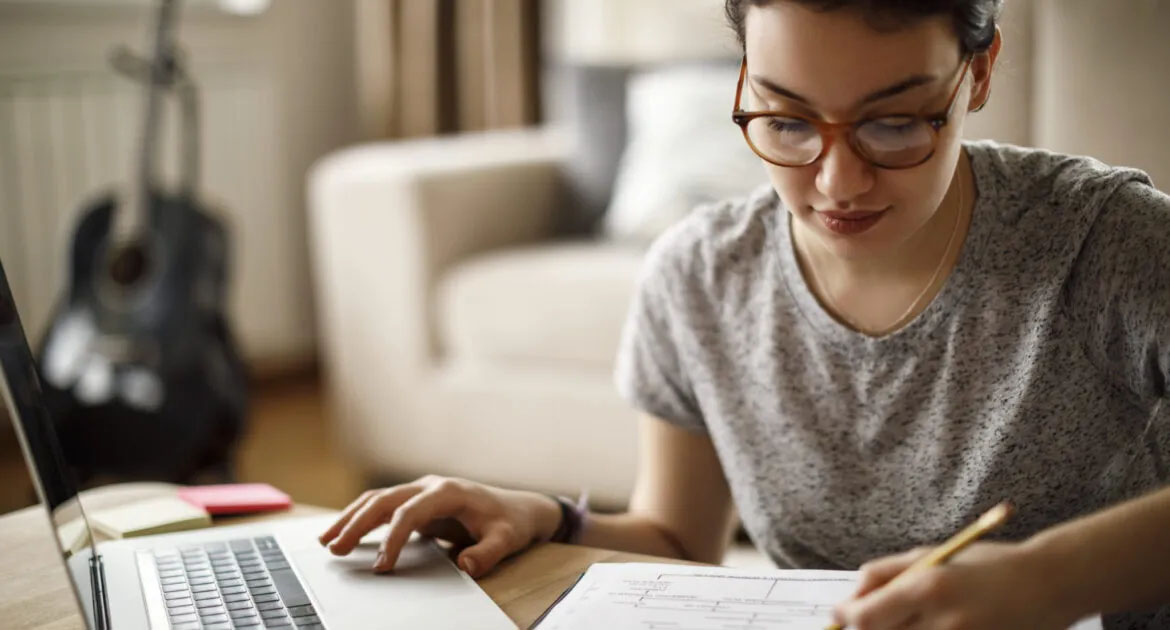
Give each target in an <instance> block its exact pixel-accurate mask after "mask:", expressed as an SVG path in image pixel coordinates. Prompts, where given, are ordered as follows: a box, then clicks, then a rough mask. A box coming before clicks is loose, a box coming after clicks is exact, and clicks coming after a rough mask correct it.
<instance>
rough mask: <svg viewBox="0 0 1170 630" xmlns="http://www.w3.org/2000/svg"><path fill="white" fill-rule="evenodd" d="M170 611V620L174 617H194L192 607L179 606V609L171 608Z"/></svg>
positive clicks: (193, 608)
mask: <svg viewBox="0 0 1170 630" xmlns="http://www.w3.org/2000/svg"><path fill="white" fill-rule="evenodd" d="M170 610H171V618H172V619H173V618H175V617H185V616H187V615H191V616H192V617H194V616H196V615H195V607H194V606H181V607H179V608H172V609H170Z"/></svg>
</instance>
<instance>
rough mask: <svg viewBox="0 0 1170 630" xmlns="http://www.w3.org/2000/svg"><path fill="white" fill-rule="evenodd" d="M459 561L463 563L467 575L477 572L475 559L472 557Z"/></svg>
mask: <svg viewBox="0 0 1170 630" xmlns="http://www.w3.org/2000/svg"><path fill="white" fill-rule="evenodd" d="M459 563H460V564H461V565H463V572H464V573H466V574H467V575H471V574H473V573H475V560H472V559H471V558H464V559H463V560H461V561H460V562H459Z"/></svg>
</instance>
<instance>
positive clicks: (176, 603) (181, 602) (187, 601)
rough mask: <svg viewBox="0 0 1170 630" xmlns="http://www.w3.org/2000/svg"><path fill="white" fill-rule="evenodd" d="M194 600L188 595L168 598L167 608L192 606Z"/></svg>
mask: <svg viewBox="0 0 1170 630" xmlns="http://www.w3.org/2000/svg"><path fill="white" fill-rule="evenodd" d="M194 605H195V602H194V600H192V599H191V598H190V597H185V598H183V599H168V600H167V608H181V607H183V606H194Z"/></svg>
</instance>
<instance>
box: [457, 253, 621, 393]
mask: <svg viewBox="0 0 1170 630" xmlns="http://www.w3.org/2000/svg"><path fill="white" fill-rule="evenodd" d="M641 263H642V251H641V250H640V249H639V248H631V247H629V246H623V245H621V244H616V243H610V244H598V243H593V242H562V243H552V244H547V245H541V246H534V247H527V248H519V249H510V250H502V251H497V252H493V253H491V254H487V255H484V256H479V257H475V258H471V259H468V260H467V261H465V262H464V263H462V264H460V265H459V266H457V267H455V268H453V269H452V270H451V271H449V272H448V273H447V274H446V275H445V276H444V277H443V278H442V280H441V282H440V284H439V286H438V293H437V296H436V297H437V302H436V310H437V313H436V316H437V319H438V326H439V340H440V343H441V346H442V349H443V351H444V352H445V354H446V355H447V356H448V358H450V359H451V360H456V361H477V362H529V363H531V362H546V363H558V364H565V365H582V366H591V367H596V368H598V369H604V370H610V369H611V368H612V365H613V360H614V357H615V355H616V353H617V348H618V342H619V338H620V336H621V329H622V325H623V324H624V322H625V317H626V310H627V309H628V308H629V303H630V300H631V298H632V296H633V290H634V283H635V281H636V280H637V274H638V270H639V268H640V266H641Z"/></svg>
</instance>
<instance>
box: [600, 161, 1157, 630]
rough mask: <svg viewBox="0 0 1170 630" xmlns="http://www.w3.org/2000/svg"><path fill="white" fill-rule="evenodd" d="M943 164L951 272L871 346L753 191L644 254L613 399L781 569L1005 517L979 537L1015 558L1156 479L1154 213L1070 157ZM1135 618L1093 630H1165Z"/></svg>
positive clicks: (1147, 198)
mask: <svg viewBox="0 0 1170 630" xmlns="http://www.w3.org/2000/svg"><path fill="white" fill-rule="evenodd" d="M964 146H965V148H966V150H967V153H968V155H969V156H970V161H971V165H972V168H973V170H974V173H975V182H976V186H977V188H978V196H977V199H976V202H975V209H974V214H973V217H972V222H971V227H970V231H969V234H968V236H967V239H966V241H965V243H964V245H963V250H962V252H961V254H960V258H959V260H958V262H957V264H956V266H955V269H954V271H953V273H952V275H951V277H950V278H949V279H948V280H947V282H946V284H945V286H944V287H943V289H942V290H941V292H940V293H939V294H938V296H937V297H936V298H935V299H934V301H933V302H932V303H931V304H930V305H929V306H928V307H927V308H926V310H925V311H924V312H923V313H921V314H920V315H919V316H918V317H917V318H916V319H915V320H914V321H912V322H911V323H910V324H908V325H907V326H906V327H904V328H903V329H901V330H899V331H897V332H895V333H892V334H890V335H888V336H885V337H881V338H871V337H868V336H865V335H863V334H860V333H857V332H854V331H852V330H850V329H849V328H847V327H845V326H843V325H841V324H839V323H838V322H837V321H836V320H835V319H833V318H832V317H831V316H830V315H829V314H828V313H827V312H826V311H825V310H824V309H823V308H822V307H821V305H820V304H819V302H818V301H817V299H816V298H815V296H814V295H813V294H812V293H811V292H810V291H809V288H808V285H807V283H806V281H805V279H804V278H803V276H802V274H801V271H800V268H799V267H798V265H797V259H796V256H795V254H794V251H793V246H792V242H791V238H790V233H789V223H788V213H787V211H786V210H785V209H784V208H783V207H782V206H781V204H780V201H779V199H778V197H777V196H776V194H775V192H774V191H773V190H772V189H771V188H770V187H767V186H765V187H762V188H761V189H759V190H757V191H755V192H754V193H753V194H752V195H750V196H749V197H748V198H747V199H746V200H745V199H740V200H735V201H728V202H723V203H719V204H715V205H713V206H709V207H705V208H702V209H699V210H696V211H695V212H694V213H693V214H692V215H690V216H689V217H688V218H687V219H685V220H684V221H682V222H681V223H680V224H678V225H676V226H674V227H673V228H672V229H670V230H669V231H668V232H667V233H666V234H664V235H663V236H662V237H661V238H660V239H659V240H658V241H657V242H656V243H655V244H654V246H653V247H651V250H650V252H649V254H648V257H647V260H646V264H645V267H644V269H643V273H642V275H641V279H640V283H639V288H638V291H637V293H636V297H635V300H634V304H633V307H632V310H631V313H630V317H629V320H628V322H627V325H626V329H625V333H624V336H623V340H622V348H621V351H620V354H619V357H618V366H617V371H616V381H617V385H618V389H619V391H620V393H621V394H622V395H623V396H624V397H625V398H627V399H628V400H629V401H631V402H632V403H633V404H634V405H635V406H636V407H638V408H639V409H641V410H643V411H645V412H647V413H649V414H652V415H655V416H658V417H661V418H663V419H665V420H668V421H670V422H673V423H676V424H678V425H680V426H682V427H685V428H687V429H691V430H694V431H700V432H706V433H708V434H709V435H710V437H711V439H712V441H713V443H714V445H715V448H716V450H717V452H718V454H719V459H720V461H721V463H722V465H723V470H724V473H725V474H726V477H727V480H728V483H729V484H730V487H731V492H732V495H733V496H734V499H735V502H736V505H737V506H738V509H739V512H740V515H741V517H742V518H743V522H744V526H745V528H746V529H747V531H748V533H749V534H750V536H751V537H752V539H753V540H754V541H755V543H756V545H757V546H758V547H759V548H760V549H762V550H763V551H765V552H766V553H767V554H768V555H769V556H771V558H772V559H773V560H774V561H775V562H776V563H777V564H778V565H779V566H781V567H794V568H841V569H854V568H856V567H857V566H858V565H859V564H861V563H862V562H865V561H866V560H869V559H872V558H874V557H877V556H882V555H885V554H889V553H894V552H898V551H903V550H906V549H908V548H910V547H914V546H917V545H927V544H937V543H939V542H941V541H942V540H944V539H946V538H948V537H950V536H951V535H953V534H954V533H955V532H956V531H958V530H959V529H960V528H962V527H963V526H965V525H967V524H969V523H970V522H971V521H973V520H974V519H975V518H976V517H978V516H979V515H980V514H981V513H982V512H983V511H985V510H987V509H988V508H990V507H991V506H992V505H993V504H995V503H997V502H999V501H1001V500H1005V499H1008V500H1011V501H1012V502H1013V503H1014V504H1015V505H1016V507H1017V510H1018V511H1017V513H1016V515H1015V516H1013V517H1012V519H1011V520H1010V521H1009V523H1008V524H1007V525H1006V526H1005V527H1004V528H1003V529H1002V530H1001V531H999V532H998V533H997V535H996V536H993V537H992V538H999V539H1008V540H1020V539H1023V538H1025V537H1027V536H1029V535H1030V534H1033V533H1035V532H1037V531H1039V530H1042V529H1044V528H1047V527H1050V526H1053V525H1056V524H1057V523H1061V522H1063V521H1067V520H1069V519H1072V518H1074V517H1077V516H1080V515H1083V514H1086V513H1089V512H1093V511H1096V510H1100V509H1102V508H1105V507H1107V506H1110V505H1112V504H1115V503H1117V502H1119V501H1123V500H1125V499H1130V498H1133V497H1135V496H1137V495H1139V494H1142V493H1145V492H1148V491H1150V490H1153V489H1156V488H1158V487H1159V486H1161V485H1162V484H1163V483H1165V482H1166V480H1167V468H1166V462H1167V457H1168V454H1170V448H1168V446H1170V413H1167V411H1170V406H1165V407H1160V406H1159V402H1160V401H1161V400H1162V399H1164V398H1165V397H1166V396H1167V378H1170V316H1168V315H1170V197H1168V196H1167V195H1165V194H1163V193H1161V192H1159V191H1157V190H1156V189H1154V188H1153V187H1152V185H1151V184H1150V181H1149V179H1148V177H1147V176H1146V175H1145V174H1144V173H1142V172H1140V171H1136V170H1132V169H1121V168H1112V167H1108V166H1106V165H1104V164H1101V163H1100V162H1097V161H1095V160H1092V159H1089V158H1082V157H1073V156H1066V155H1059V154H1055V153H1051V152H1047V151H1042V150H1034V149H1023V148H1018V147H1013V146H1007V145H1001V144H996V143H993V142H971V143H965V145H964ZM1168 535H1170V534H1168ZM1168 618H1170V616H1168ZM1141 619H1142V621H1139V620H1138V618H1137V617H1136V616H1135V617H1132V618H1130V619H1124V620H1123V619H1121V618H1120V617H1117V618H1112V619H1110V620H1109V622H1108V627H1110V628H1126V627H1135V628H1137V627H1142V628H1144V627H1147V626H1148V627H1170V622H1165V621H1161V620H1160V621H1158V622H1153V621H1150V620H1151V617H1149V616H1142V617H1141ZM1159 619H1161V618H1159ZM1151 623H1154V624H1155V625H1149V624H1151Z"/></svg>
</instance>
